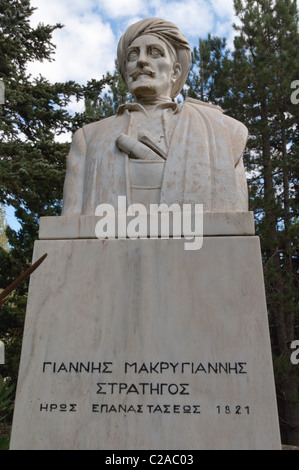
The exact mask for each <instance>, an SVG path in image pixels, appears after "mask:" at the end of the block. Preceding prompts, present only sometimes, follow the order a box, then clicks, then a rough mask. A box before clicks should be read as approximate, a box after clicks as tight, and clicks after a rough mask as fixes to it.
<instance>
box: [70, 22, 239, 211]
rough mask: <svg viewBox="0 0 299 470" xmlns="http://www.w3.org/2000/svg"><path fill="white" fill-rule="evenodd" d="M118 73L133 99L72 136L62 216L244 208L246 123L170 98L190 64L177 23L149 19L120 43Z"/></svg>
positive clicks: (189, 101) (215, 109)
mask: <svg viewBox="0 0 299 470" xmlns="http://www.w3.org/2000/svg"><path fill="white" fill-rule="evenodd" d="M117 56H118V62H119V66H120V71H121V74H122V76H123V78H124V80H125V82H126V83H127V86H128V88H129V91H130V93H131V94H132V96H133V97H134V99H135V101H134V102H132V103H127V104H125V103H124V104H123V105H121V106H120V107H119V109H118V112H117V114H116V115H115V116H112V117H109V118H106V119H103V120H101V121H99V122H95V123H92V124H88V125H86V126H84V127H83V128H81V129H79V130H78V131H77V132H76V133H75V134H74V136H73V142H72V145H71V149H70V153H69V155H68V158H67V171H66V178H65V184H64V195H63V211H62V215H94V214H95V209H96V207H97V205H98V204H105V203H106V204H111V205H112V206H113V207H116V206H117V198H118V196H120V195H121V196H126V197H127V202H128V204H131V203H142V204H144V205H145V206H148V205H149V204H151V203H159V204H162V203H166V204H168V205H170V204H180V205H182V204H195V203H198V204H203V209H204V211H206V212H246V211H247V210H248V194H247V183H246V177H245V171H244V166H243V161H242V153H243V150H244V147H245V145H246V141H247V134H248V133H247V128H246V127H245V126H244V125H243V124H242V123H240V122H239V121H236V120H235V119H232V118H231V117H229V116H226V115H225V114H224V113H223V111H222V110H221V108H219V107H217V106H214V105H211V104H208V103H205V102H201V101H198V100H194V99H189V98H188V99H186V100H185V102H184V103H176V102H175V101H174V98H175V97H176V96H177V95H178V94H179V93H180V91H181V89H182V87H183V86H184V83H185V81H186V78H187V75H188V73H189V69H190V64H191V52H190V46H189V44H188V41H187V39H186V37H185V36H184V35H183V34H182V33H181V31H180V30H179V29H178V27H177V26H176V25H174V24H173V23H170V22H168V21H164V20H162V19H160V18H148V19H145V20H141V21H138V22H137V23H135V24H133V25H131V26H130V27H129V28H128V29H127V31H126V32H125V33H124V35H123V36H122V37H121V38H120V41H119V44H118V51H117Z"/></svg>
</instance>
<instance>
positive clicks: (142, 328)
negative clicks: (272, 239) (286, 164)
mask: <svg viewBox="0 0 299 470" xmlns="http://www.w3.org/2000/svg"><path fill="white" fill-rule="evenodd" d="M44 253H47V254H48V256H47V258H46V260H45V261H44V262H43V263H42V265H41V266H40V267H39V268H38V270H37V271H36V272H35V273H34V274H33V275H32V277H31V280H30V289H29V300H28V309H27V316H26V323H25V331H24V341H23V351H22V359H21V365H20V374H19V382H18V388H17V396H16V405H15V413H14V421H13V429H12V437H11V449H57V450H58V449H69V450H72V449H84V450H87V449H105V450H109V449H113V450H115V449H122V450H135V449H136V450H141V449H147V450H152V449H160V450H163V449H166V450H186V449H189V450H191V449H194V450H195V449H200V450H208V449H210V450H214V449H218V450H220V449H227V450H230V449H281V443H280V436H279V427H278V416H277V408H276V397H275V388H274V380H273V371H272V361H271V352H270V341H269V331H268V321H267V311H266V302H265V295H264V282H263V274H262V265H261V257H260V246H259V239H258V238H257V237H254V236H244V237H238V236H235V237H230V236H228V237H207V238H204V241H203V246H202V248H201V249H200V250H198V251H185V250H184V240H183V239H182V240H171V239H170V240H161V239H157V240H151V239H144V240H142V239H141V240H140V239H138V240H129V239H123V240H96V239H94V240H84V239H83V240H40V241H37V242H36V243H35V249H34V261H35V260H36V259H38V258H39V257H40V256H42V255H43V254H44Z"/></svg>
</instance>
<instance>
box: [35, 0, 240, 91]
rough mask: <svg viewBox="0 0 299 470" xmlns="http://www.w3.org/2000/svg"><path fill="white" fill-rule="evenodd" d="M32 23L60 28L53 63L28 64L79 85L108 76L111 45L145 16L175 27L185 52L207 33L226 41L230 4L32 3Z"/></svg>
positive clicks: (180, 0) (152, 0)
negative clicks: (183, 40) (185, 40)
mask: <svg viewBox="0 0 299 470" xmlns="http://www.w3.org/2000/svg"><path fill="white" fill-rule="evenodd" d="M31 3H32V6H35V7H37V10H36V11H35V13H34V15H33V16H32V23H33V24H34V25H36V24H37V23H38V22H43V23H48V24H56V23H62V24H64V25H65V26H64V28H63V29H62V30H59V31H55V32H54V35H53V41H54V43H55V44H56V54H55V56H54V57H55V62H48V63H47V62H46V63H44V64H40V63H37V64H31V66H30V71H31V73H32V74H33V75H34V76H36V75H38V74H39V73H41V74H42V75H44V76H46V78H48V79H49V80H50V81H66V80H75V81H77V82H79V83H84V82H86V81H87V80H89V79H91V78H102V76H103V75H104V74H105V73H106V72H107V71H110V72H112V71H113V70H114V60H115V58H116V48H117V42H118V39H119V37H120V36H121V34H122V33H123V32H124V31H125V30H126V28H127V27H128V25H130V24H132V23H134V22H135V21H137V20H139V19H141V18H146V17H150V16H155V17H160V18H164V19H165V20H168V21H172V22H174V23H175V24H177V25H178V26H179V27H180V29H181V30H182V32H183V33H184V34H185V35H186V36H187V38H188V40H189V42H190V45H191V47H193V46H194V45H197V44H198V39H199V37H206V36H207V34H208V33H211V34H215V35H218V36H222V37H227V39H228V41H229V42H231V41H232V37H233V29H232V22H233V21H234V9H233V0H84V1H82V0H32V1H31Z"/></svg>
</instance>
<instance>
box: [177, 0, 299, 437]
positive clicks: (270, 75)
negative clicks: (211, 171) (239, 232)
mask: <svg viewBox="0 0 299 470" xmlns="http://www.w3.org/2000/svg"><path fill="white" fill-rule="evenodd" d="M234 4H235V11H236V15H237V17H238V20H239V21H238V25H237V26H235V30H236V32H237V35H236V36H235V41H234V49H233V50H232V51H229V50H228V49H227V47H226V42H225V40H224V39H220V38H215V37H211V36H208V37H207V38H206V39H200V40H199V46H198V48H195V49H194V51H193V54H192V69H191V73H190V76H189V78H188V81H187V84H188V89H187V92H186V94H188V95H189V96H191V97H194V98H198V99H201V100H203V101H209V102H212V103H214V104H218V105H221V107H222V108H223V109H224V110H225V112H226V114H229V115H230V116H232V117H234V118H236V119H238V120H240V121H241V122H244V124H245V125H246V126H247V127H248V129H249V139H248V142H247V147H246V150H245V152H244V155H243V159H244V163H245V167H246V170H247V176H248V184H249V208H250V210H252V211H254V214H255V220H256V233H257V235H259V236H260V240H261V247H262V259H263V265H264V274H265V285H266V295H267V306H268V312H269V323H270V332H271V341H272V350H273V355H274V357H275V361H274V367H275V373H276V386H277V391H278V397H280V398H279V402H280V406H281V408H280V414H281V421H282V423H288V424H287V425H286V426H285V425H284V426H283V429H284V433H283V437H284V439H285V440H284V442H288V441H290V443H291V441H292V440H295V441H296V443H297V444H298V440H299V436H298V432H297V431H296V429H297V428H298V424H299V423H298V422H296V419H297V418H296V416H298V413H291V412H290V411H289V409H288V408H289V407H291V406H293V404H294V400H295V398H294V397H296V393H297V392H296V390H298V385H299V377H298V375H299V374H298V372H296V371H294V366H293V365H292V364H291V363H290V343H291V341H292V340H293V339H296V334H297V335H298V333H296V332H298V328H299V307H298V305H299V259H298V258H299V257H298V248H299V244H298V235H299V233H298V216H299V199H298V178H299V163H298V162H299V145H298V140H299V133H298V122H299V106H298V105H295V104H293V103H292V102H291V93H292V89H291V83H292V82H293V81H294V80H298V77H299V35H298V29H297V28H298V14H297V3H296V1H293V0H236V1H235V2H234ZM297 369H298V367H297ZM296 433H297V434H296Z"/></svg>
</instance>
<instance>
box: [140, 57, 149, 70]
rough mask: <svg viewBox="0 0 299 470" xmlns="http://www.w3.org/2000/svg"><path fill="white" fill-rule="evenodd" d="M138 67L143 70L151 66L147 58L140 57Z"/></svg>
mask: <svg viewBox="0 0 299 470" xmlns="http://www.w3.org/2000/svg"><path fill="white" fill-rule="evenodd" d="M137 65H138V66H139V67H140V68H143V67H147V66H148V65H149V63H148V60H146V59H145V58H142V57H140V58H139V59H138V62H137Z"/></svg>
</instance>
